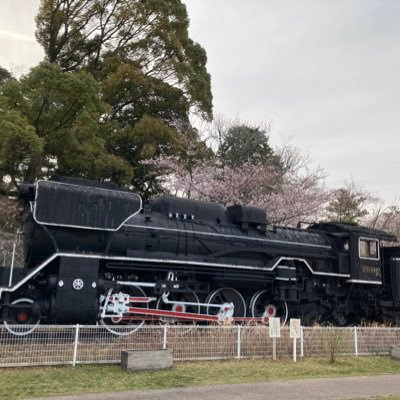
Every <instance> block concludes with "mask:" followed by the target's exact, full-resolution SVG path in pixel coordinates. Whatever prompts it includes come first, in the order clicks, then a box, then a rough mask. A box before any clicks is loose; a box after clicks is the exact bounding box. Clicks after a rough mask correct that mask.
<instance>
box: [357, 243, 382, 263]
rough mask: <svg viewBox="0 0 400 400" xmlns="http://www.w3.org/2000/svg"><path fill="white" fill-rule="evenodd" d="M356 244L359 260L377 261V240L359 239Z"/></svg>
mask: <svg viewBox="0 0 400 400" xmlns="http://www.w3.org/2000/svg"><path fill="white" fill-rule="evenodd" d="M358 243H359V255H360V258H364V259H367V260H379V240H377V239H367V238H360V239H359V240H358Z"/></svg>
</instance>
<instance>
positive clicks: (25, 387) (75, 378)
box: [0, 357, 400, 399]
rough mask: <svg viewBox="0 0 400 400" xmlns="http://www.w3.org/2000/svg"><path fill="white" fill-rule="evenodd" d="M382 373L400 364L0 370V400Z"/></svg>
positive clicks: (374, 360)
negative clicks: (150, 370)
mask: <svg viewBox="0 0 400 400" xmlns="http://www.w3.org/2000/svg"><path fill="white" fill-rule="evenodd" d="M384 373H392V374H393V373H399V374H400V362H398V361H393V360H392V359H391V358H390V357H348V358H341V359H338V360H337V361H336V362H335V363H330V362H329V361H328V360H326V359H318V358H307V359H304V360H298V362H297V363H293V362H292V361H291V360H288V359H282V360H278V361H276V362H273V361H272V360H241V361H210V362H187V363H176V364H175V365H174V367H173V368H172V369H171V370H167V371H152V372H123V371H122V370H121V369H120V367H119V366H118V365H81V366H77V367H75V368H73V367H42V368H14V369H11V368H10V369H0V399H3V398H7V399H21V398H24V397H35V396H37V397H39V396H50V395H61V394H76V393H88V392H105V391H120V390H131V389H150V388H151V389H159V388H168V387H184V386H192V385H210V384H222V383H246V382H261V381H268V380H277V379H300V378H316V377H329V376H348V375H376V374H384Z"/></svg>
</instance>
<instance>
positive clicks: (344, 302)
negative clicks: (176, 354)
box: [0, 177, 400, 334]
mask: <svg viewBox="0 0 400 400" xmlns="http://www.w3.org/2000/svg"><path fill="white" fill-rule="evenodd" d="M20 198H21V199H23V200H24V201H25V204H26V207H25V216H24V226H23V233H22V236H23V241H24V257H25V265H24V268H14V267H12V266H4V267H2V268H0V319H1V321H2V322H3V323H4V325H5V326H6V328H7V329H8V330H10V331H11V332H13V333H15V334H29V333H30V332H32V331H33V330H34V329H35V328H36V327H37V326H38V324H39V323H62V324H64V323H83V324H95V323H101V324H103V325H104V326H105V327H106V328H107V329H108V330H109V331H111V332H113V333H118V332H120V331H119V328H118V329H116V326H120V325H124V326H126V332H134V331H135V330H136V329H138V328H140V327H141V326H142V325H143V324H145V323H146V322H157V323H158V322H162V323H165V322H182V323H184V322H187V321H189V322H190V323H193V322H198V323H207V322H216V323H219V322H224V321H231V322H238V323H244V322H261V323H268V320H269V318H271V317H279V318H281V321H282V324H284V323H285V322H286V321H287V319H288V317H291V316H294V317H298V318H301V319H302V322H303V324H311V323H313V322H318V321H319V322H324V321H329V322H331V323H334V324H338V325H345V324H353V323H358V322H360V321H361V320H364V319H366V320H375V321H391V322H394V323H399V322H400V248H399V247H384V246H383V245H382V242H385V241H394V240H396V238H395V237H394V236H392V235H389V234H387V233H385V232H382V231H378V230H374V229H368V228H363V227H359V226H355V225H348V224H343V223H335V222H330V223H327V222H324V223H317V224H313V225H311V226H309V227H308V228H307V229H294V228H286V227H275V226H273V227H271V226H269V225H268V221H267V215H266V213H265V211H264V210H261V209H258V208H255V207H252V206H246V205H233V206H231V207H227V208H226V207H224V206H222V205H220V204H216V203H210V202H202V201H197V200H190V199H183V198H177V197H172V196H160V197H157V198H155V199H154V200H153V201H152V202H151V204H143V203H142V199H141V198H140V196H138V195H136V194H134V193H131V192H129V191H126V190H123V189H121V188H120V187H118V186H117V185H114V184H111V183H99V182H93V181H87V180H82V179H76V178H66V177H54V178H52V179H50V180H48V181H39V182H37V183H36V184H35V185H22V186H21V189H20Z"/></svg>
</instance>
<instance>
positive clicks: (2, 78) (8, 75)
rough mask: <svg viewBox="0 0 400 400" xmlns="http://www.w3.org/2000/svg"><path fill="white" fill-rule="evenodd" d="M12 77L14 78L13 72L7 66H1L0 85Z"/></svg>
mask: <svg viewBox="0 0 400 400" xmlns="http://www.w3.org/2000/svg"><path fill="white" fill-rule="evenodd" d="M11 79H14V78H13V76H12V74H11V72H9V71H8V70H6V69H5V68H2V67H0V85H2V84H3V83H6V82H7V81H10V80H11Z"/></svg>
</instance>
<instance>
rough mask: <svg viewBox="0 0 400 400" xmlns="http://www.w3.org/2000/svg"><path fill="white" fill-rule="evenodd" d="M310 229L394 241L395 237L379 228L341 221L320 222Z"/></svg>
mask: <svg viewBox="0 0 400 400" xmlns="http://www.w3.org/2000/svg"><path fill="white" fill-rule="evenodd" d="M310 229H314V230H323V231H329V232H346V233H349V234H356V235H366V236H374V237H376V238H378V239H381V240H386V241H389V242H395V241H396V240H397V237H396V236H395V235H392V234H390V233H387V232H385V231H381V230H379V229H372V228H367V227H364V226H359V225H355V224H346V223H343V222H320V223H317V224H313V225H311V226H310Z"/></svg>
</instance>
